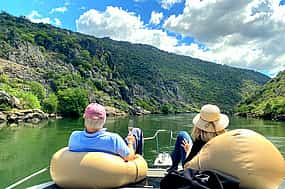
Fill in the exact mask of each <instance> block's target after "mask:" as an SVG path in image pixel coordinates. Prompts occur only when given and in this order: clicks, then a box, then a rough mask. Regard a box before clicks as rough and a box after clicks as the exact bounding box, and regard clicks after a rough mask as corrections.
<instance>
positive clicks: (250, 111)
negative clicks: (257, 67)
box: [236, 71, 285, 121]
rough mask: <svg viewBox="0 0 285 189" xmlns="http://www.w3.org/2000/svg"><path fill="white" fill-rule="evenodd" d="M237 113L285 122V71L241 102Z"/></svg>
mask: <svg viewBox="0 0 285 189" xmlns="http://www.w3.org/2000/svg"><path fill="white" fill-rule="evenodd" d="M236 112H237V114H238V115H241V116H247V117H258V118H264V119H274V120H283V121H285V71H283V72H280V73H279V74H278V75H277V77H275V78H273V79H271V80H270V81H269V82H268V83H266V84H265V85H264V86H263V87H262V88H260V89H259V90H257V91H255V92H254V93H252V94H251V95H250V96H249V97H248V98H247V99H246V100H244V101H243V102H241V104H240V105H239V106H238V108H237V109H236Z"/></svg>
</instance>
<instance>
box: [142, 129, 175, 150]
mask: <svg viewBox="0 0 285 189" xmlns="http://www.w3.org/2000/svg"><path fill="white" fill-rule="evenodd" d="M162 132H168V133H170V137H169V145H171V142H172V140H175V138H174V137H173V131H172V130H166V129H158V130H157V131H156V132H155V133H154V135H153V136H151V137H145V138H144V141H148V140H154V139H155V140H156V152H157V153H159V134H160V133H162Z"/></svg>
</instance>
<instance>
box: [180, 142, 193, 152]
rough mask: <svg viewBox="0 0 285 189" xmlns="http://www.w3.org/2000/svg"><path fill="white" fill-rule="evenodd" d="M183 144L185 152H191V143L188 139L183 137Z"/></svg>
mask: <svg viewBox="0 0 285 189" xmlns="http://www.w3.org/2000/svg"><path fill="white" fill-rule="evenodd" d="M181 146H182V147H183V148H184V150H185V152H186V153H187V152H189V151H190V149H191V145H190V144H189V143H188V141H187V140H186V139H183V141H182V144H181Z"/></svg>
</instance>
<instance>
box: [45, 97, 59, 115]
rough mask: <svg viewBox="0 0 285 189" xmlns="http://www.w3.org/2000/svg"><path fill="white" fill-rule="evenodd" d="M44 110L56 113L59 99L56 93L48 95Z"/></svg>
mask: <svg viewBox="0 0 285 189" xmlns="http://www.w3.org/2000/svg"><path fill="white" fill-rule="evenodd" d="M42 107H43V110H44V111H45V112H48V113H56V112H57V108H58V99H57V96H56V95H55V94H54V93H51V94H49V95H48V97H47V98H46V99H44V100H43V105H42Z"/></svg>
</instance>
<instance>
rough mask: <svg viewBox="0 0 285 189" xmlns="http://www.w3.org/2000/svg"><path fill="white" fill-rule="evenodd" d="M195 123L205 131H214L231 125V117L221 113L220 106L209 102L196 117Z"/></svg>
mask: <svg viewBox="0 0 285 189" xmlns="http://www.w3.org/2000/svg"><path fill="white" fill-rule="evenodd" d="M193 124H194V126H195V127H198V128H199V129H201V130H203V131H206V132H210V133H214V132H218V131H221V130H223V129H225V128H226V127H227V126H228V125H229V118H228V116H227V115H225V114H221V112H220V109H219V107H218V106H216V105H212V104H207V105H204V106H203V107H202V108H201V111H200V113H199V114H197V115H196V116H195V117H194V119H193Z"/></svg>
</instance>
